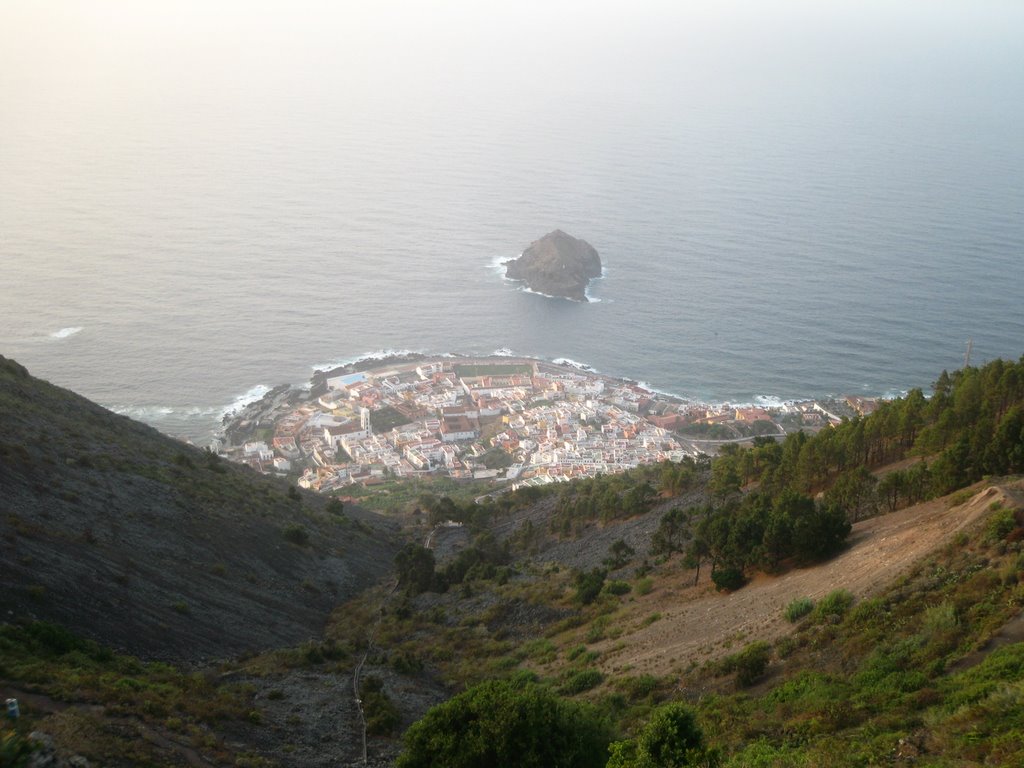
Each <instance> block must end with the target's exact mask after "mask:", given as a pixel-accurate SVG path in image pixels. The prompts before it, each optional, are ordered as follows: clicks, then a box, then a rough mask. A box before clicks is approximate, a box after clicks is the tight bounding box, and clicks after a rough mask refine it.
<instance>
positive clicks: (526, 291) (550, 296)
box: [509, 280, 600, 304]
mask: <svg viewBox="0 0 1024 768" xmlns="http://www.w3.org/2000/svg"><path fill="white" fill-rule="evenodd" d="M509 282H515V283H518V282H520V281H519V280H511V281H509ZM519 290H520V291H522V292H523V293H532V294H534V295H535V296H543V297H544V298H546V299H562V300H563V301H571V302H573V303H574V304H586V302H585V301H579V300H578V299H570V298H568V297H566V296H553V295H551V294H550V293H542V292H541V291H535V290H533V289H532V288H527V287H526V286H525V285H523V286H521V287H520V288H519ZM591 301H593V302H595V303H596V302H600V299H591Z"/></svg>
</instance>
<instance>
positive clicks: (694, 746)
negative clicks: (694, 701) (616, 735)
mask: <svg viewBox="0 0 1024 768" xmlns="http://www.w3.org/2000/svg"><path fill="white" fill-rule="evenodd" d="M608 751H609V753H610V754H611V757H610V758H609V760H608V763H607V768H686V766H707V768H715V766H718V765H719V764H720V758H719V756H718V753H717V751H716V750H713V749H709V748H708V747H707V745H706V744H705V743H704V733H703V732H702V731H701V729H700V726H699V725H697V718H696V717H695V716H694V714H693V711H692V710H690V708H689V707H687V706H686V705H685V704H681V703H678V702H675V703H672V704H666V705H665V706H663V707H660V708H659V709H657V710H656V711H655V713H654V716H653V717H651V719H650V721H649V722H648V723H647V725H646V726H644V729H643V730H642V731H641V732H640V735H639V736H638V737H637V738H636V739H628V740H626V741H617V742H615V743H614V744H612V745H611V747H609V749H608Z"/></svg>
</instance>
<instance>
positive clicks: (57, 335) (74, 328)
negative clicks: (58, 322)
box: [50, 325, 84, 339]
mask: <svg viewBox="0 0 1024 768" xmlns="http://www.w3.org/2000/svg"><path fill="white" fill-rule="evenodd" d="M82 330H84V329H83V327H82V326H80V325H71V326H68V327H67V328H61V329H60V330H59V331H54V332H53V333H51V334H50V338H51V339H66V338H67V337H68V336H74V335H75V334H76V333H81V332H82Z"/></svg>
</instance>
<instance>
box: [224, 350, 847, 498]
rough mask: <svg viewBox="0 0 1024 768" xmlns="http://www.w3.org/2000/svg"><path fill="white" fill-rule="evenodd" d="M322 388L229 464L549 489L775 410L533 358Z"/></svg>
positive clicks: (307, 477) (373, 373)
mask: <svg viewBox="0 0 1024 768" xmlns="http://www.w3.org/2000/svg"><path fill="white" fill-rule="evenodd" d="M322 384H323V386H322V387H321V391H320V394H319V395H318V396H316V397H313V398H307V399H306V401H305V402H303V403H301V404H299V405H298V406H297V407H293V408H288V409H285V410H283V411H281V412H277V413H275V415H274V417H273V435H272V436H270V435H266V436H265V439H263V440H251V441H249V442H246V443H245V444H244V445H243V446H242V447H241V451H239V452H238V453H237V455H236V458H238V459H239V460H241V461H245V462H247V463H249V464H251V465H252V466H254V467H256V468H258V469H260V470H262V471H269V472H286V473H287V472H295V473H300V474H301V477H300V479H299V484H300V485H301V486H303V487H305V488H312V489H315V490H320V491H329V490H333V489H335V488H338V487H341V486H344V485H348V484H351V483H362V484H364V485H372V484H378V483H383V482H385V481H386V480H387V479H388V478H390V477H415V476H417V475H421V474H428V473H429V474H443V475H447V476H450V477H453V478H460V479H468V478H477V479H483V478H497V477H504V478H508V479H518V480H519V481H520V482H527V481H532V482H551V481H554V480H564V479H571V478H574V477H581V476H593V475H596V474H598V473H611V472H618V471H622V470H625V469H629V468H631V467H635V466H638V465H640V464H646V463H653V462H659V461H664V460H673V461H678V460H680V459H682V458H683V457H684V456H686V455H694V454H695V453H696V452H697V449H696V448H695V447H694V445H693V443H692V442H690V441H684V440H681V439H680V438H678V437H677V436H676V432H675V430H678V429H679V428H681V427H684V426H685V425H687V424H690V423H692V422H697V421H705V422H707V423H726V422H735V423H740V422H747V423H750V422H756V421H772V420H773V418H774V416H775V415H777V413H773V412H772V411H770V410H768V409H765V408H755V407H748V408H730V407H718V408H709V407H708V406H706V405H699V404H693V403H684V402H681V401H679V400H678V399H676V398H669V397H662V396H659V395H657V394H654V393H652V392H651V391H649V390H647V389H644V388H643V387H640V386H637V385H635V384H631V383H629V382H624V381H620V380H616V379H611V378H607V377H604V376H601V375H598V374H594V373H590V372H586V371H581V370H578V369H575V368H571V367H567V366H562V365H556V364H552V363H545V362H542V361H537V360H510V361H507V362H504V361H503V362H496V361H495V360H494V359H485V360H479V361H472V360H464V359H459V360H452V359H440V360H432V361H427V362H419V363H404V364H397V365H393V366H389V367H387V368H382V369H376V370H366V371H359V372H355V373H353V372H351V371H338V372H336V373H335V372H332V373H327V374H326V375H325V376H324V377H323V381H322ZM856 405H857V406H861V407H864V403H860V402H858V403H857V404H856ZM815 406H816V407H817V409H818V410H815ZM790 409H792V410H794V411H795V412H797V413H799V414H801V415H804V416H806V418H807V419H808V420H810V421H818V422H820V424H823V423H827V422H831V421H833V420H836V419H838V418H839V417H838V416H836V415H835V414H833V413H831V412H828V411H826V410H825V409H824V408H822V407H821V406H820V405H816V404H796V405H794V406H789V407H787V408H786V409H783V410H787V411H788V410H790ZM820 424H819V425H820ZM495 457H497V460H495ZM495 467H498V468H495Z"/></svg>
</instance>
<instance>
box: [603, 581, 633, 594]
mask: <svg viewBox="0 0 1024 768" xmlns="http://www.w3.org/2000/svg"><path fill="white" fill-rule="evenodd" d="M631 589H632V587H630V586H629V584H627V583H626V582H624V581H609V582H608V583H607V584H605V585H604V591H605V592H607V593H608V594H610V595H625V594H628V593H629V592H630V590H631Z"/></svg>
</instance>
